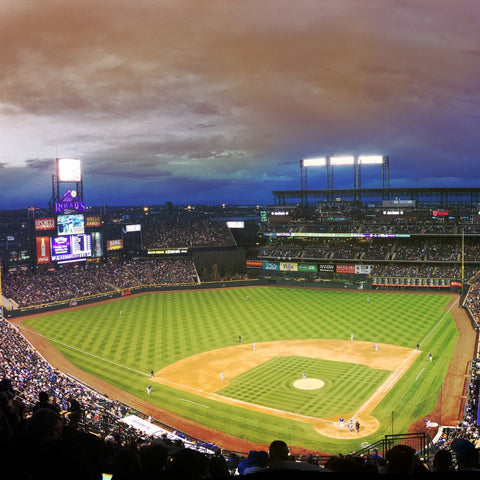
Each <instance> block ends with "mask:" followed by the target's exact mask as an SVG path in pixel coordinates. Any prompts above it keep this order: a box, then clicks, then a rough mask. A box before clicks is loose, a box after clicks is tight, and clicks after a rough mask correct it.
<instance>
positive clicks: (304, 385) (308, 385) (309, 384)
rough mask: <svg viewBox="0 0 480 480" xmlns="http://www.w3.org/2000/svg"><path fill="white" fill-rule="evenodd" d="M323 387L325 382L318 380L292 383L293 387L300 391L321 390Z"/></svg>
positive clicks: (309, 379) (301, 380)
mask: <svg viewBox="0 0 480 480" xmlns="http://www.w3.org/2000/svg"><path fill="white" fill-rule="evenodd" d="M324 385H325V382H324V381H323V380H320V379H318V378H301V379H300V380H295V381H294V382H293V386H294V387H295V388H299V389H300V390H316V389H317V388H322V387H323V386H324Z"/></svg>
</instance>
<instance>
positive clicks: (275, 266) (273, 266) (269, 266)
mask: <svg viewBox="0 0 480 480" xmlns="http://www.w3.org/2000/svg"><path fill="white" fill-rule="evenodd" d="M263 269H264V270H280V264H279V263H278V262H263Z"/></svg>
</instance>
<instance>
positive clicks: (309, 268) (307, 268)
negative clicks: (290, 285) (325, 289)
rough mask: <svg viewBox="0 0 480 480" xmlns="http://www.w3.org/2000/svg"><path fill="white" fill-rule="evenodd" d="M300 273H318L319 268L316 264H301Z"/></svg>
mask: <svg viewBox="0 0 480 480" xmlns="http://www.w3.org/2000/svg"><path fill="white" fill-rule="evenodd" d="M298 271H299V272H316V271H317V266H316V265H315V264H314V263H299V264H298Z"/></svg>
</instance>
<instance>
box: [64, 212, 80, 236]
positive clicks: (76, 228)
mask: <svg viewBox="0 0 480 480" xmlns="http://www.w3.org/2000/svg"><path fill="white" fill-rule="evenodd" d="M81 233H85V216H84V215H83V214H71V215H57V235H75V234H81Z"/></svg>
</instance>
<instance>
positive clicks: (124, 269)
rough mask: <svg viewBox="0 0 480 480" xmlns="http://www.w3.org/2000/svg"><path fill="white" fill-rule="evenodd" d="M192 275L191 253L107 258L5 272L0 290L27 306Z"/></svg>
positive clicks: (189, 280) (184, 280) (178, 281)
mask: <svg viewBox="0 0 480 480" xmlns="http://www.w3.org/2000/svg"><path fill="white" fill-rule="evenodd" d="M196 278H197V275H196V271H195V266H194V264H193V261H192V259H191V257H180V258H168V259H155V260H125V261H123V260H117V261H114V260H109V261H105V262H102V263H84V264H77V265H75V266H74V265H72V264H66V265H64V266H62V267H61V268H58V269H55V270H52V271H47V272H44V273H39V272H37V273H32V272H31V270H28V269H25V270H19V271H13V272H7V273H4V274H3V275H2V292H3V295H4V296H5V297H6V298H10V299H12V300H14V302H15V303H16V304H17V305H18V306H19V307H29V306H33V305H41V304H49V303H54V302H62V301H67V300H72V299H79V298H85V297H91V296H95V295H100V294H105V293H108V292H116V291H118V290H124V289H130V288H136V287H142V286H152V285H155V286H163V285H185V284H187V285H188V284H194V283H195V282H196Z"/></svg>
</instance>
